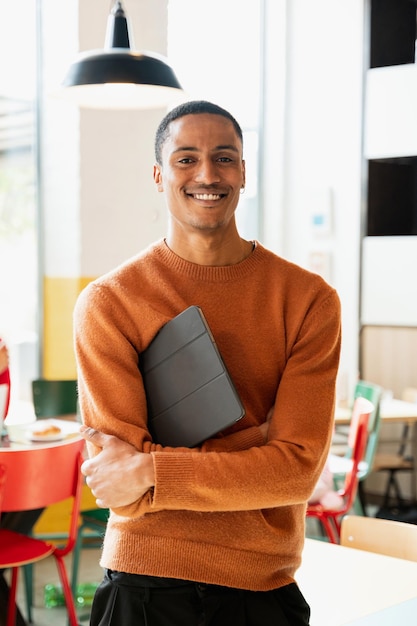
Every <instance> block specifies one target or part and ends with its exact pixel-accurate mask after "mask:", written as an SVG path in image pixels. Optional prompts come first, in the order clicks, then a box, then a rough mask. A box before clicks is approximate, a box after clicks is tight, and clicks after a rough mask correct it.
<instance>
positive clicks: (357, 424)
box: [339, 398, 374, 510]
mask: <svg viewBox="0 0 417 626" xmlns="http://www.w3.org/2000/svg"><path fill="white" fill-rule="evenodd" d="M373 410H374V405H373V404H372V402H369V400H366V399H365V398H356V400H355V403H354V405H353V412H352V420H351V425H350V430H349V440H350V441H351V445H352V465H351V467H350V469H349V471H348V472H347V473H346V476H345V482H344V486H343V489H341V490H340V491H339V493H340V495H342V496H343V497H344V498H345V509H346V510H349V509H350V508H351V507H352V506H353V503H354V500H355V497H356V492H357V488H358V480H359V479H358V470H359V464H360V463H361V461H363V459H364V458H365V452H366V444H367V441H368V422H369V419H370V415H371V413H372V411H373Z"/></svg>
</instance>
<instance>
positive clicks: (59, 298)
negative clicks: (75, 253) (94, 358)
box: [42, 276, 93, 379]
mask: <svg viewBox="0 0 417 626" xmlns="http://www.w3.org/2000/svg"><path fill="white" fill-rule="evenodd" d="M91 280H93V279H92V278H88V277H78V276H77V277H74V278H69V277H65V278H64V277H49V276H45V277H44V328H43V372H42V375H43V377H44V378H51V379H54V378H57V379H71V378H75V377H76V366H75V357H74V349H73V326H72V324H73V319H72V314H73V310H74V306H75V302H76V300H77V297H78V294H79V293H80V292H81V291H82V289H84V287H85V286H86V285H87V284H88V283H89V282H91Z"/></svg>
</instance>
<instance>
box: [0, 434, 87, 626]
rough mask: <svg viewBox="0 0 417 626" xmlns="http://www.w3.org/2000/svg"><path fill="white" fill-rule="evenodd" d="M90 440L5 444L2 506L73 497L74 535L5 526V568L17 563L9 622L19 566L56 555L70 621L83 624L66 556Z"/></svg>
mask: <svg viewBox="0 0 417 626" xmlns="http://www.w3.org/2000/svg"><path fill="white" fill-rule="evenodd" d="M84 445H85V443H84V440H83V439H80V438H79V437H77V438H75V439H69V440H65V441H63V442H59V443H56V444H49V445H44V444H38V445H37V446H31V447H29V448H26V449H22V448H20V449H13V448H3V449H0V468H1V470H0V497H1V501H0V510H5V511H24V510H27V509H36V508H44V507H46V506H49V505H50V504H54V503H56V502H61V501H63V500H67V499H68V498H72V510H71V516H70V520H69V531H68V539H67V541H66V544H65V546H64V547H57V546H55V545H53V544H52V543H49V542H46V541H42V540H41V539H35V538H33V537H29V536H27V535H22V534H20V533H17V532H14V531H10V530H6V529H1V528H0V569H5V568H11V570H12V573H11V585H10V596H9V606H8V614H7V626H14V624H15V619H16V592H17V579H18V569H19V567H21V566H23V565H27V564H29V563H36V561H40V560H42V559H45V558H47V557H49V556H53V557H54V559H55V562H56V565H57V569H58V573H59V577H60V580H61V584H62V589H63V592H64V597H65V602H66V606H67V611H68V617H69V624H70V625H71V626H77V624H78V620H77V614H76V610H75V604H74V598H73V595H72V591H71V587H70V584H69V581H68V574H67V571H66V566H65V561H64V557H65V556H66V555H67V554H69V553H70V552H71V551H72V550H73V548H74V545H75V542H76V538H77V530H78V523H79V510H80V504H81V488H82V484H83V477H82V474H81V471H80V467H81V463H82V460H83V454H82V453H83V450H84Z"/></svg>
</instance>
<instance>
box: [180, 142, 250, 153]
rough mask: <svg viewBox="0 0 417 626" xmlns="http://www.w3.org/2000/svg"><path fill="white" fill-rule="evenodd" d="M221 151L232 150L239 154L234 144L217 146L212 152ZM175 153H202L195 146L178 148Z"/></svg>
mask: <svg viewBox="0 0 417 626" xmlns="http://www.w3.org/2000/svg"><path fill="white" fill-rule="evenodd" d="M219 150H232V151H233V152H237V153H239V150H238V148H237V147H236V146H234V145H233V144H225V145H220V146H216V147H215V148H213V150H212V152H218V151H219ZM173 152H174V154H175V153H176V152H200V150H199V148H196V147H194V146H179V147H178V148H175V150H174V151H173Z"/></svg>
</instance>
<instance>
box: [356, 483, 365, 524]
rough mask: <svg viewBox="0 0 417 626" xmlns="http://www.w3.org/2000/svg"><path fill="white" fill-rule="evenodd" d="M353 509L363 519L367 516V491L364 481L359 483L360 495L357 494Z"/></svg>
mask: <svg viewBox="0 0 417 626" xmlns="http://www.w3.org/2000/svg"><path fill="white" fill-rule="evenodd" d="M353 508H354V511H355V513H356V515H362V516H363V517H366V516H367V513H366V496H365V489H364V486H363V482H362V481H359V483H358V493H357V494H356V498H355V502H354V505H353Z"/></svg>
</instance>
